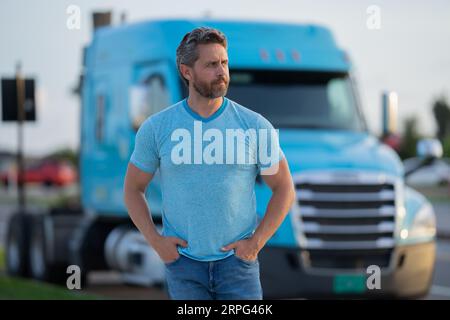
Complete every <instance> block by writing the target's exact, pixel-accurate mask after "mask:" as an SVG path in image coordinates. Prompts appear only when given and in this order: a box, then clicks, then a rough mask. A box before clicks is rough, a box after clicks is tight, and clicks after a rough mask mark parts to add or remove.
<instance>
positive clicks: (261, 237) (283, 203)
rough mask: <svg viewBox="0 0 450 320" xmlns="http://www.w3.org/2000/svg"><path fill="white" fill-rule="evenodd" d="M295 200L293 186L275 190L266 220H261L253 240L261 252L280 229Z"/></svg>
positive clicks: (265, 216)
mask: <svg viewBox="0 0 450 320" xmlns="http://www.w3.org/2000/svg"><path fill="white" fill-rule="evenodd" d="M294 199H295V195H294V194H292V187H291V186H284V187H282V188H279V189H277V190H273V194H272V197H271V198H270V201H269V204H268V205H267V209H266V213H265V215H264V218H263V219H262V220H261V222H260V223H259V225H258V227H257V228H256V231H255V233H254V234H253V236H252V240H253V241H254V243H255V245H256V246H257V247H258V250H261V249H262V248H263V247H264V245H265V244H266V242H267V241H268V240H269V239H270V237H272V235H273V234H274V233H275V231H276V230H277V229H278V228H279V226H280V225H281V223H282V222H283V220H284V218H285V217H286V215H287V214H288V212H289V209H290V208H291V206H292V203H293V201H294Z"/></svg>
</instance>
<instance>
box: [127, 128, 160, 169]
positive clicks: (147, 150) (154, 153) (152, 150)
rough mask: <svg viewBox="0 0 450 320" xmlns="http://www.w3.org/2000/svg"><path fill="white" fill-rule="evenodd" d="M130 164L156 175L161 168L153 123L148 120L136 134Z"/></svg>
mask: <svg viewBox="0 0 450 320" xmlns="http://www.w3.org/2000/svg"><path fill="white" fill-rule="evenodd" d="M130 162H131V163H132V164H134V165H135V166H136V167H138V168H139V169H140V170H142V171H144V172H147V173H152V174H153V173H155V171H156V170H157V169H158V167H159V152H158V147H157V144H156V139H155V132H154V129H153V126H152V123H151V122H150V121H149V120H148V119H147V120H146V121H144V122H143V123H142V125H141V126H140V127H139V129H138V131H137V133H136V139H135V142H134V150H133V153H132V154H131V158H130Z"/></svg>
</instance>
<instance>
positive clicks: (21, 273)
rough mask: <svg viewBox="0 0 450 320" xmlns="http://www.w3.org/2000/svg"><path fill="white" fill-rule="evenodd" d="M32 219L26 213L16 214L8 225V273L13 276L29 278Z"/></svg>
mask: <svg viewBox="0 0 450 320" xmlns="http://www.w3.org/2000/svg"><path fill="white" fill-rule="evenodd" d="M30 219H31V216H30V215H28V214H25V213H14V214H13V215H12V216H11V218H10V220H9V223H8V231H7V236H6V271H7V273H8V274H9V275H11V276H16V277H28V275H29V266H30V265H29V259H28V251H29V246H30V237H29V235H30V232H29V230H30Z"/></svg>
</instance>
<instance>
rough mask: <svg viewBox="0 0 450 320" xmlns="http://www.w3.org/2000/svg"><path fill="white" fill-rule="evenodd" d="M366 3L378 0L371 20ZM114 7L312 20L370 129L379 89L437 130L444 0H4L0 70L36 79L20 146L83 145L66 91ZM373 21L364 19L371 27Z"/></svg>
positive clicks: (444, 51) (141, 15) (449, 36)
mask: <svg viewBox="0 0 450 320" xmlns="http://www.w3.org/2000/svg"><path fill="white" fill-rule="evenodd" d="M70 5H76V6H78V7H79V8H80V13H81V20H80V22H81V23H80V29H72V30H71V29H69V28H68V27H67V20H68V18H69V16H70V13H67V9H68V7H69V6H70ZM371 6H376V7H377V8H378V9H379V18H380V19H379V28H375V29H374V28H372V27H370V26H373V24H370V22H372V21H373V20H372V19H373V17H374V15H373V11H371V9H370V8H371ZM102 10H112V11H113V12H114V16H113V20H114V21H113V22H114V23H118V22H119V19H120V14H121V13H122V12H125V13H126V16H127V21H128V22H135V21H142V20H147V19H152V18H201V17H203V16H204V15H205V14H208V15H209V16H210V17H212V18H218V19H249V20H269V21H285V22H295V23H317V24H321V25H324V26H327V27H329V28H330V29H331V30H332V32H333V34H334V36H335V38H336V40H337V43H338V45H339V46H340V47H341V48H343V49H345V50H346V51H347V52H348V53H349V55H350V58H351V59H352V62H353V63H354V65H355V69H354V76H355V78H356V80H357V82H358V88H359V90H360V96H361V101H362V107H363V112H364V114H365V116H366V119H367V122H368V125H369V129H370V131H371V132H373V133H374V134H379V133H380V131H381V94H382V92H383V91H385V90H393V91H396V92H397V93H398V97H399V100H398V101H399V114H400V119H399V125H400V129H402V126H401V124H402V123H403V121H404V119H405V118H407V117H410V116H416V117H417V119H418V122H419V123H418V125H419V131H420V133H421V134H423V135H425V136H433V135H434V133H435V130H436V126H435V122H434V118H433V114H432V102H433V100H434V99H435V98H436V97H437V96H439V95H441V94H444V95H446V96H447V98H448V100H450V1H448V0H430V1H415V0H412V1H406V0H397V1H387V0H382V1H381V0H380V1H365V0H358V1H357V0H353V1H352V0H341V1H331V0H314V1H304V0H294V1H288V0H276V1H272V0H270V1H267V0H266V1H263V0H259V1H253V0H251V1H245V0H237V1H236V0H228V1H226V2H219V1H211V0H206V1H205V0H196V1H192V0H191V1H174V0H165V1H153V0H129V1H126V2H125V1H119V0H116V1H112V0H110V1H99V0H71V1H66V0H58V1H57V0H36V1H31V0H0V46H1V47H0V77H2V78H5V77H13V76H14V70H15V65H16V62H17V61H21V63H22V69H23V73H24V74H25V75H26V76H28V77H35V78H36V80H37V104H38V106H37V108H38V109H37V117H38V121H37V122H34V123H33V122H29V123H26V125H25V126H24V151H25V153H26V154H28V155H34V156H40V155H44V154H45V153H47V152H51V151H53V150H57V149H59V148H64V147H68V148H73V149H75V148H77V147H78V145H79V111H80V106H79V100H78V98H77V97H76V96H73V95H72V94H71V89H72V88H73V87H74V86H75V85H76V83H77V79H78V75H79V73H80V63H81V49H82V47H83V46H84V45H86V44H88V43H89V42H90V39H91V32H92V27H91V13H92V11H102ZM368 21H369V27H368ZM16 147H17V126H16V124H14V123H4V122H0V150H4V149H7V150H15V149H16Z"/></svg>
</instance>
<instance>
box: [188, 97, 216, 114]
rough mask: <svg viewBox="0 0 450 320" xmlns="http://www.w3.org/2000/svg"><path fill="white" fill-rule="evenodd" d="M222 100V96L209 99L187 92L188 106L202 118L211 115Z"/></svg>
mask: <svg viewBox="0 0 450 320" xmlns="http://www.w3.org/2000/svg"><path fill="white" fill-rule="evenodd" d="M222 102H223V98H222V97H218V98H215V99H209V98H205V97H203V96H201V95H199V94H195V93H194V94H192V93H189V97H188V99H187V103H188V105H189V107H190V108H191V109H192V110H193V111H194V112H196V113H197V114H199V115H200V116H201V117H203V118H208V117H210V116H211V115H213V114H214V113H215V112H216V111H217V110H218V109H219V108H220V106H221V105H222Z"/></svg>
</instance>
